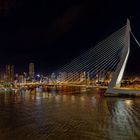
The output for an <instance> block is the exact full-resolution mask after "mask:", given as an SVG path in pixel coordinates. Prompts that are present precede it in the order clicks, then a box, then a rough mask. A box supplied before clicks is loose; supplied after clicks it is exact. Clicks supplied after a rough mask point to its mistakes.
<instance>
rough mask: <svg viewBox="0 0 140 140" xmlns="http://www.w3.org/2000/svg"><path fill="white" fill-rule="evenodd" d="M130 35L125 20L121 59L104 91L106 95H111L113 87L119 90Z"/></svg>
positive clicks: (128, 48) (127, 55) (128, 25)
mask: <svg viewBox="0 0 140 140" xmlns="http://www.w3.org/2000/svg"><path fill="white" fill-rule="evenodd" d="M130 33H131V27H130V21H129V19H127V24H126V31H125V36H124V47H123V50H122V54H121V59H120V62H119V63H118V65H117V67H116V70H115V71H114V73H113V75H112V80H111V82H110V83H109V86H108V89H107V91H106V92H107V93H112V92H114V91H113V88H114V87H117V88H119V87H120V86H121V80H122V78H123V74H124V70H125V67H126V64H127V60H128V57H129V53H130Z"/></svg>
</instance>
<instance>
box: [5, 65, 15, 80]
mask: <svg viewBox="0 0 140 140" xmlns="http://www.w3.org/2000/svg"><path fill="white" fill-rule="evenodd" d="M5 80H6V81H7V82H13V81H14V66H13V65H6V72H5Z"/></svg>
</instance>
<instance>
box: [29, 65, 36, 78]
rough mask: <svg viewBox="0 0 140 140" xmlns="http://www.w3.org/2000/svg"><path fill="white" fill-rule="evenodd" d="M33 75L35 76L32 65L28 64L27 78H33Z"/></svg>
mask: <svg viewBox="0 0 140 140" xmlns="http://www.w3.org/2000/svg"><path fill="white" fill-rule="evenodd" d="M34 74H35V71H34V63H30V64H29V77H30V78H34Z"/></svg>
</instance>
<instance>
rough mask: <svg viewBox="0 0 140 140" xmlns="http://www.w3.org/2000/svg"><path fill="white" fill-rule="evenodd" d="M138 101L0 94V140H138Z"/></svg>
mask: <svg viewBox="0 0 140 140" xmlns="http://www.w3.org/2000/svg"><path fill="white" fill-rule="evenodd" d="M139 139H140V98H126V97H125V98H120V97H119V98H117V97H115V98H114V97H104V96H103V91H101V90H99V89H92V90H90V91H85V90H81V91H78V92H75V91H74V92H72V91H71V92H60V93H56V92H55V91H51V92H49V93H48V92H42V91H38V92H29V91H26V92H20V93H17V94H14V93H1V94H0V140H139Z"/></svg>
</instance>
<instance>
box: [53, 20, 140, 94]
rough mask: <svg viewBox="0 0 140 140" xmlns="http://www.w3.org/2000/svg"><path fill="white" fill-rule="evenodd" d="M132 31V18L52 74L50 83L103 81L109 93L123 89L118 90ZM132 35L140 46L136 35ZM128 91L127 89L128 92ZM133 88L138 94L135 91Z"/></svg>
mask: <svg viewBox="0 0 140 140" xmlns="http://www.w3.org/2000/svg"><path fill="white" fill-rule="evenodd" d="M131 34H132V32H131V27H130V21H129V20H127V24H126V25H125V26H123V27H122V28H121V29H119V30H118V31H116V32H114V33H113V34H111V35H110V36H109V37H107V38H105V39H104V40H103V41H101V42H100V43H98V44H97V45H96V46H94V47H92V48H91V49H89V50H88V51H86V52H85V53H83V54H81V55H80V56H78V57H77V58H75V59H74V60H72V61H71V62H70V63H68V64H66V65H65V66H63V67H62V68H60V69H59V70H58V71H57V72H56V73H53V74H52V76H51V82H52V83H53V84H56V85H63V84H64V85H65V84H71V85H89V86H96V85H98V84H99V83H102V85H105V86H108V88H107V91H106V92H107V93H119V92H123V91H119V92H118V89H120V86H121V80H122V78H123V74H124V70H125V67H126V64H127V60H128V57H129V53H130V35H131ZM132 37H133V38H134V39H135V41H136V43H137V44H138V45H139V46H140V44H139V42H138V41H137V39H136V38H135V36H134V35H133V34H132ZM121 90H122V89H121ZM128 91H129V90H126V93H128ZM134 91H135V92H134V93H137V92H136V90H134ZM131 93H133V92H132V91H131ZM138 93H140V92H139V91H138Z"/></svg>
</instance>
